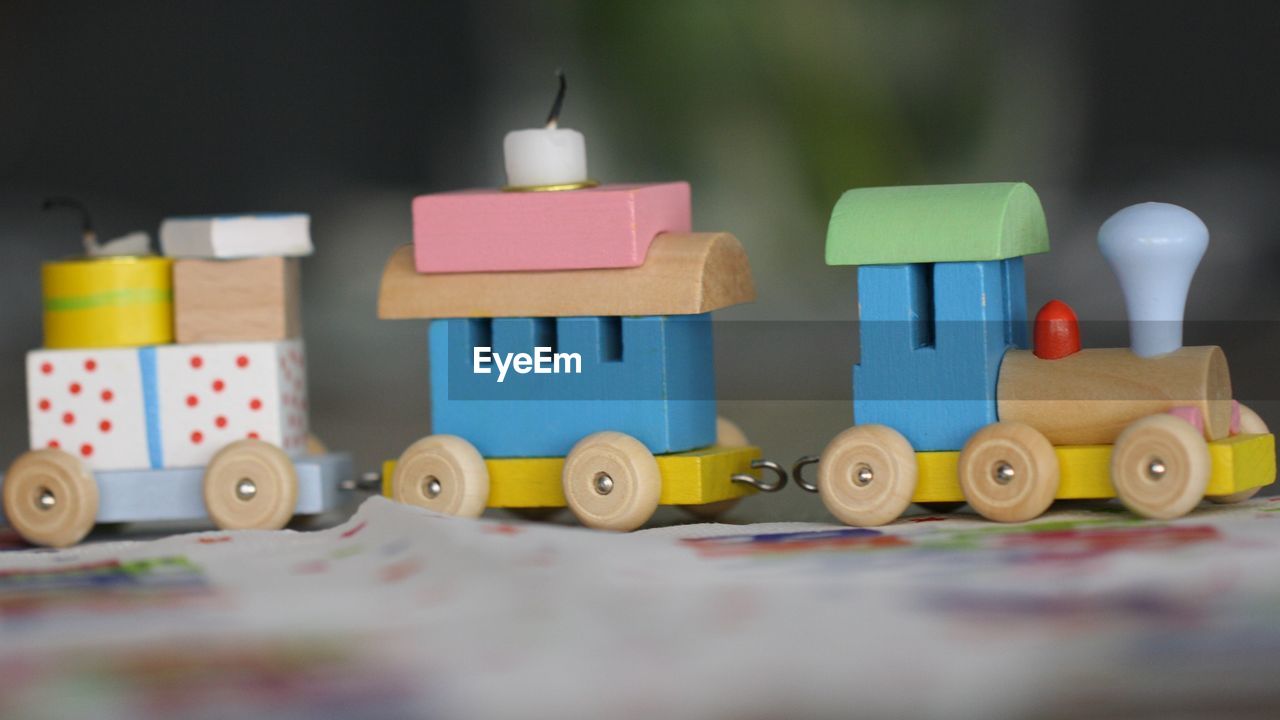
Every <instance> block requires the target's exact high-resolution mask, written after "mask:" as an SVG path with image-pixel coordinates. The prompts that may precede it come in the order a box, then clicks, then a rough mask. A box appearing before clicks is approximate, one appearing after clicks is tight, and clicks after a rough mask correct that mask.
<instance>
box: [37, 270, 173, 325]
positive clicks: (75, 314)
mask: <svg viewBox="0 0 1280 720" xmlns="http://www.w3.org/2000/svg"><path fill="white" fill-rule="evenodd" d="M172 270H173V268H172V261H170V260H169V259H168V258H163V257H124V256H122V257H101V258H76V259H74V260H60V261H57V262H48V263H45V264H44V266H43V267H42V269H41V281H42V283H43V285H44V345H45V347H47V348H94V347H129V346H136V345H161V344H164V343H170V342H173V272H172Z"/></svg>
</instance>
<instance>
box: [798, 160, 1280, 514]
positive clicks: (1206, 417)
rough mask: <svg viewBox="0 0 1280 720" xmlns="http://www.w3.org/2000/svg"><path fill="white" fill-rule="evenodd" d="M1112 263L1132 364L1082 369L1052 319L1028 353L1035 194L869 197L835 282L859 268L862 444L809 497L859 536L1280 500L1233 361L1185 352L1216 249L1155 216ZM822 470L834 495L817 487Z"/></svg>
mask: <svg viewBox="0 0 1280 720" xmlns="http://www.w3.org/2000/svg"><path fill="white" fill-rule="evenodd" d="M1099 244H1100V247H1101V249H1102V252H1103V254H1104V255H1105V256H1106V258H1107V260H1109V261H1110V264H1111V266H1112V268H1113V269H1114V270H1115V272H1116V274H1117V275H1118V276H1119V278H1120V281H1121V284H1122V287H1123V290H1124V295H1125V301H1126V308H1127V310H1128V313H1129V316H1130V323H1131V324H1130V337H1131V347H1130V348H1113V349H1090V350H1081V349H1080V340H1079V330H1078V326H1077V323H1076V319H1075V316H1074V313H1072V312H1071V310H1070V308H1068V307H1067V306H1066V305H1065V304H1063V303H1061V302H1058V301H1053V302H1051V303H1049V304H1048V305H1046V306H1045V308H1044V309H1042V310H1041V312H1040V314H1039V315H1038V316H1037V318H1036V320H1035V323H1034V325H1035V343H1034V349H1028V345H1029V343H1028V337H1027V325H1028V323H1027V312H1026V290H1025V284H1024V276H1023V264H1022V257H1023V256H1025V255H1029V254H1032V253H1040V252H1045V251H1047V250H1048V249H1049V243H1048V232H1047V230H1046V226H1045V219H1044V212H1043V210H1042V209H1041V205H1040V200H1039V198H1038V197H1037V196H1036V194H1035V192H1034V191H1033V190H1032V189H1031V188H1030V187H1029V186H1027V185H1025V184H1021V183H1002V184H974V185H950V186H933V187H902V188H871V189H859V190H852V191H849V192H848V193H846V194H845V195H844V196H843V197H842V198H841V199H840V201H839V203H838V204H837V205H836V207H835V210H834V212H833V214H832V217H831V223H830V228H829V231H828V235H827V248H826V260H827V264H829V265H857V266H859V267H858V278H857V279H858V315H859V320H860V323H859V328H860V329H859V333H860V343H861V360H860V362H859V363H858V364H857V365H855V366H854V368H853V392H854V417H855V422H856V425H855V426H854V427H852V428H849V429H848V430H845V431H844V432H842V433H840V434H839V435H837V436H836V437H835V438H834V439H833V440H832V441H831V442H830V444H828V445H827V447H826V449H825V450H823V452H822V454H821V455H820V456H809V457H804V458H801V459H800V460H799V461H797V463H796V464H795V466H794V467H793V469H792V473H791V475H792V477H793V479H794V480H795V481H796V483H797V484H799V485H800V486H801V487H803V488H804V489H806V490H810V491H813V492H818V493H819V494H820V495H821V497H822V500H823V503H824V504H825V505H826V506H827V508H828V509H829V510H830V511H831V512H832V514H834V515H835V516H836V517H838V518H839V519H841V520H842V521H844V522H846V523H848V524H851V525H862V526H865V525H880V524H883V523H887V522H891V521H893V520H894V519H896V518H897V517H898V516H899V515H901V514H902V513H903V511H905V510H906V509H907V507H908V505H909V504H910V503H912V502H917V503H944V504H946V503H955V504H959V503H962V502H963V503H968V504H969V505H970V506H971V507H972V508H973V509H974V510H976V511H977V512H978V513H980V514H981V515H982V516H984V517H986V518H989V519H992V520H998V521H1009V522H1014V521H1023V520H1029V519H1031V518H1034V517H1037V516H1038V515H1040V514H1041V513H1042V512H1044V511H1045V509H1047V508H1048V507H1049V505H1050V503H1052V502H1053V501H1054V500H1055V499H1058V498H1063V499H1065V498H1110V497H1117V496H1118V497H1119V498H1120V500H1121V501H1122V502H1123V503H1124V504H1125V505H1126V506H1127V507H1128V508H1129V509H1130V510H1132V511H1133V512H1135V513H1137V514H1138V515H1141V516H1143V517H1150V518H1173V517H1178V516H1181V515H1184V514H1186V513H1187V512H1189V511H1190V510H1191V509H1192V508H1194V507H1195V506H1196V505H1197V504H1198V503H1199V502H1200V501H1201V500H1202V499H1203V498H1205V497H1208V498H1209V499H1210V500H1213V501H1216V502H1225V503H1230V502H1239V501H1241V500H1244V499H1247V498H1249V497H1251V496H1252V495H1253V494H1254V493H1256V492H1257V491H1258V489H1259V488H1260V487H1261V486H1263V485H1267V484H1270V483H1272V482H1274V480H1275V476H1276V456H1275V439H1274V437H1273V436H1272V435H1271V434H1270V432H1269V431H1268V429H1267V427H1266V425H1265V424H1264V423H1263V422H1262V420H1261V418H1259V417H1258V415H1257V414H1256V413H1254V412H1253V411H1251V410H1250V409H1249V408H1247V407H1244V406H1242V405H1240V404H1239V403H1237V402H1235V401H1234V400H1233V399H1232V392H1231V380H1230V374H1229V372H1228V369H1227V361H1226V357H1225V355H1224V354H1223V352H1222V350H1221V349H1220V348H1218V347H1182V343H1181V335H1182V316H1183V311H1184V307H1185V302H1186V295H1187V290H1188V287H1189V285H1190V281H1191V277H1192V275H1193V273H1194V271H1195V268H1196V265H1197V264H1198V263H1199V261H1200V258H1201V257H1202V255H1203V254H1204V251H1205V248H1206V246H1207V244H1208V230H1207V229H1206V228H1205V226H1204V224H1203V223H1202V222H1201V221H1200V219H1199V218H1197V217H1196V216H1195V215H1194V214H1192V213H1191V212H1189V211H1187V210H1185V209H1183V208H1180V207H1177V206H1173V205H1166V204H1161V203H1146V204H1142V205H1135V206H1132V207H1129V208H1126V209H1124V210H1122V211H1120V212H1119V213H1117V214H1116V215H1114V216H1112V217H1111V219H1109V220H1108V221H1107V222H1106V223H1105V224H1104V225H1103V226H1102V228H1101V230H1100V231H1099ZM814 463H817V464H818V466H819V467H818V478H817V482H816V483H813V482H810V481H809V480H806V479H805V477H804V469H805V467H807V466H809V465H812V464H814Z"/></svg>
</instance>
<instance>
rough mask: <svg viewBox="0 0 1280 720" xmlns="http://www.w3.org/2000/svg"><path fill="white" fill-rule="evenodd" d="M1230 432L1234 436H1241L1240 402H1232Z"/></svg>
mask: <svg viewBox="0 0 1280 720" xmlns="http://www.w3.org/2000/svg"><path fill="white" fill-rule="evenodd" d="M1229 432H1230V433H1231V434H1232V435H1239V434H1240V401H1239V400H1232V401H1231V427H1230V429H1229Z"/></svg>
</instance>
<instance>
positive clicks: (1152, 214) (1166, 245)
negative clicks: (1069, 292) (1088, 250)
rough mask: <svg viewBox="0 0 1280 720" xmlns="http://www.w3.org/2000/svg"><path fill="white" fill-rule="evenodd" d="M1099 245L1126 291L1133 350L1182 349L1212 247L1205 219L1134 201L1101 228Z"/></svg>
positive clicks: (1141, 352) (1148, 352)
mask: <svg viewBox="0 0 1280 720" xmlns="http://www.w3.org/2000/svg"><path fill="white" fill-rule="evenodd" d="M1098 247H1099V248H1100V249H1101V250H1102V254H1103V255H1104V256H1105V257H1106V258H1107V262H1109V263H1111V269H1112V270H1113V271H1114V272H1115V274H1116V277H1118V278H1119V279H1120V288H1121V290H1123V291H1124V304H1125V308H1126V310H1127V311H1128V313H1129V347H1130V349H1132V350H1133V352H1134V353H1136V354H1138V355H1141V356H1143V357H1151V356H1153V355H1163V354H1165V353H1171V352H1173V351H1174V350H1177V349H1178V348H1180V347H1182V317H1183V314H1184V312H1185V311H1186V306H1187V290H1188V289H1190V287H1191V278H1192V276H1194V275H1195V274H1196V267H1197V266H1198V265H1199V264H1200V258H1202V257H1204V251H1205V249H1206V248H1208V247H1209V228H1207V227H1205V224H1204V222H1203V221H1201V220H1200V218H1199V217H1197V216H1196V214H1195V213H1193V212H1191V211H1190V210H1187V209H1186V208H1182V207H1178V206H1177V205H1170V204H1168V203H1155V202H1149V203H1141V204H1139V205H1131V206H1129V207H1127V208H1125V209H1123V210H1121V211H1120V212H1118V213H1116V214H1115V215H1112V216H1111V217H1110V218H1108V219H1107V221H1106V222H1105V223H1103V224H1102V227H1101V228H1099V229H1098Z"/></svg>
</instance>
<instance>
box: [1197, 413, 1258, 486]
mask: <svg viewBox="0 0 1280 720" xmlns="http://www.w3.org/2000/svg"><path fill="white" fill-rule="evenodd" d="M1240 432H1241V433H1244V434H1248V435H1267V434H1270V433H1271V430H1270V428H1268V427H1267V422H1266V421H1265V420H1263V419H1262V416H1261V415H1259V414H1258V413H1256V412H1254V411H1253V409H1252V408H1250V407H1248V406H1247V405H1241V406H1240ZM1261 489H1262V486H1261V485H1259V486H1258V487H1252V488H1249V489H1248V490H1241V491H1240V492H1237V493H1230V494H1227V495H1210V496H1209V500H1211V501H1213V502H1216V503H1218V504H1219V505H1232V504H1235V503H1241V502H1244V501H1245V500H1248V499H1249V498H1251V497H1253V496H1254V495H1257V494H1258V491H1259V490H1261Z"/></svg>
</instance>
